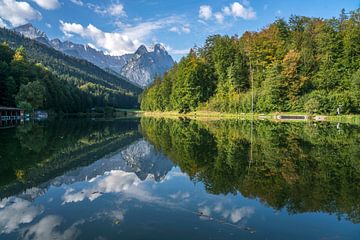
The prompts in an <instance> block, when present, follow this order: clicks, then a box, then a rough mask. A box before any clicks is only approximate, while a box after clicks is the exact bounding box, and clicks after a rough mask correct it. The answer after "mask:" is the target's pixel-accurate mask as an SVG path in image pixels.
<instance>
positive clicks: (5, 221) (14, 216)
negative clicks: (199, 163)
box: [0, 198, 41, 234]
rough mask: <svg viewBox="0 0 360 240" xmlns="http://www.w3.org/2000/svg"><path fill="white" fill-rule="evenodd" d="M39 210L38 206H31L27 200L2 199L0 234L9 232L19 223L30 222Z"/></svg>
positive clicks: (17, 226) (0, 206)
mask: <svg viewBox="0 0 360 240" xmlns="http://www.w3.org/2000/svg"><path fill="white" fill-rule="evenodd" d="M40 212H41V209H40V208H39V207H34V206H31V203H30V202H29V201H27V200H23V199H21V198H13V199H5V200H3V201H2V202H1V204H0V229H2V230H1V231H0V234H1V233H11V232H12V231H14V230H16V229H17V228H19V225H20V224H23V223H30V222H32V221H33V219H34V218H35V217H36V216H37V215H38V214H40Z"/></svg>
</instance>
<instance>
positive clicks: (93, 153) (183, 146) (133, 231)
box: [0, 118, 360, 239]
mask: <svg viewBox="0 0 360 240" xmlns="http://www.w3.org/2000/svg"><path fill="white" fill-rule="evenodd" d="M0 142H1V148H0V239H360V224H359V223H360V149H359V143H360V135H359V127H357V126H351V125H345V124H341V125H337V124H331V123H317V124H314V123H273V122H265V121H260V122H254V123H251V122H247V121H237V120H221V121H206V122H204V121H193V120H188V119H181V120H170V119H154V118H143V119H122V120H90V119H65V120H57V121H47V122H38V123H25V124H22V125H20V126H18V127H16V128H11V129H1V130H0Z"/></svg>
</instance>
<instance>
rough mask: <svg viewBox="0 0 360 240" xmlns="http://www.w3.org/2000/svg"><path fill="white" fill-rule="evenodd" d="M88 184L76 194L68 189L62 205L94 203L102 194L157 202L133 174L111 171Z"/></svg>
mask: <svg viewBox="0 0 360 240" xmlns="http://www.w3.org/2000/svg"><path fill="white" fill-rule="evenodd" d="M90 183H91V184H90V185H89V186H87V187H85V188H84V189H82V190H81V191H78V192H76V191H75V190H74V189H71V188H70V189H68V190H67V191H66V192H65V194H64V196H63V200H64V203H70V202H81V201H83V200H84V199H89V200H90V201H94V200H95V199H97V198H98V197H100V196H101V195H102V194H103V193H122V194H123V196H124V197H125V198H133V199H138V200H140V201H144V202H153V201H157V200H158V198H156V197H154V196H152V195H151V193H150V192H148V191H146V190H145V189H144V188H143V187H142V186H141V184H142V182H141V180H140V179H139V178H138V177H137V176H136V174H135V173H128V172H124V171H121V170H113V171H110V172H107V173H105V175H104V176H101V177H96V178H94V179H92V180H91V181H90Z"/></svg>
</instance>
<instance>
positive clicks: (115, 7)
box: [107, 3, 126, 16]
mask: <svg viewBox="0 0 360 240" xmlns="http://www.w3.org/2000/svg"><path fill="white" fill-rule="evenodd" d="M107 11H108V12H109V13H110V14H111V15H112V16H126V13H125V10H124V6H123V5H122V4H119V3H117V4H112V5H110V6H109V7H108V9H107Z"/></svg>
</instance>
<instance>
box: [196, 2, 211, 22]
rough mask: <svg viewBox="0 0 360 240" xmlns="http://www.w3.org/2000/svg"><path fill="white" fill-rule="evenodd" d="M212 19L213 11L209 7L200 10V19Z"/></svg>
mask: <svg viewBox="0 0 360 240" xmlns="http://www.w3.org/2000/svg"><path fill="white" fill-rule="evenodd" d="M211 17H212V9H211V6H209V5H202V6H200V9H199V18H201V19H204V20H209V19H210V18H211Z"/></svg>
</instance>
